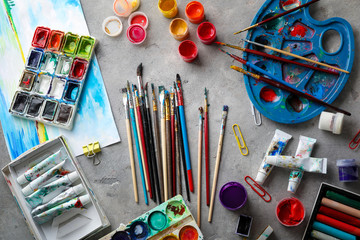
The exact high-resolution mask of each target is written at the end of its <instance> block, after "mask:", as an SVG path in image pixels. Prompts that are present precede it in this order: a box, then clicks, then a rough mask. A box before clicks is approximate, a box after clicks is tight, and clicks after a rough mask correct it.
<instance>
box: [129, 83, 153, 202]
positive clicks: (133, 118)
mask: <svg viewBox="0 0 360 240" xmlns="http://www.w3.org/2000/svg"><path fill="white" fill-rule="evenodd" d="M127 98H128V99H129V107H130V117H131V124H132V128H133V133H134V140H135V146H136V152H137V155H138V161H139V170H140V176H141V182H142V185H143V191H144V199H145V204H146V205H148V204H149V201H148V197H147V191H146V182H145V176H144V171H143V164H142V158H141V151H140V144H139V138H138V132H137V129H136V119H135V113H134V103H133V100H132V97H131V92H130V85H129V82H127ZM131 146H132V144H131ZM129 148H130V143H129ZM129 151H130V150H129Z"/></svg>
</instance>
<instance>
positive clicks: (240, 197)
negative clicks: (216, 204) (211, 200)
mask: <svg viewBox="0 0 360 240" xmlns="http://www.w3.org/2000/svg"><path fill="white" fill-rule="evenodd" d="M219 199H220V203H221V204H222V205H223V206H224V208H226V209H229V210H233V211H235V210H238V209H240V208H242V207H243V206H244V205H245V203H246V201H247V192H246V189H245V187H244V186H243V185H241V184H240V183H238V182H228V183H226V184H225V185H224V186H222V188H221V189H220V192H219Z"/></svg>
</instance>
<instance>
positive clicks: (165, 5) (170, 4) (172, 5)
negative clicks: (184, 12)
mask: <svg viewBox="0 0 360 240" xmlns="http://www.w3.org/2000/svg"><path fill="white" fill-rule="evenodd" d="M158 8H159V10H160V12H161V13H162V14H163V15H164V17H167V18H173V17H175V16H176V14H177V13H178V7H177V3H176V0H159V2H158Z"/></svg>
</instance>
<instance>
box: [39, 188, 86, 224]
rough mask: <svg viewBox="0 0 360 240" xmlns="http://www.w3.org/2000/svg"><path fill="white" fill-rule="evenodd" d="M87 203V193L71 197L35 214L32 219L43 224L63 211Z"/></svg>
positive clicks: (80, 206)
mask: <svg viewBox="0 0 360 240" xmlns="http://www.w3.org/2000/svg"><path fill="white" fill-rule="evenodd" d="M88 203H90V196H89V195H88V194H86V195H84V196H80V197H77V198H73V199H71V200H70V201H67V202H65V203H63V204H60V205H58V206H56V207H53V208H50V209H49V210H47V211H45V212H43V213H40V214H38V215H36V216H35V217H34V221H35V222H37V223H38V224H43V223H46V222H48V221H50V220H51V219H53V218H55V217H57V216H59V215H61V214H63V213H65V212H68V211H70V210H71V209H73V208H82V207H83V206H85V205H86V204H88Z"/></svg>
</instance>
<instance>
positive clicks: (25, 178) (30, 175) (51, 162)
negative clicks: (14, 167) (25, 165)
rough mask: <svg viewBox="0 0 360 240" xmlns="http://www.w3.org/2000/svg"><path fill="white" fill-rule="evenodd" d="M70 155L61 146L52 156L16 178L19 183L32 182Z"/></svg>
mask: <svg viewBox="0 0 360 240" xmlns="http://www.w3.org/2000/svg"><path fill="white" fill-rule="evenodd" d="M67 157H68V155H67V154H66V150H65V149H64V148H61V149H60V150H59V151H57V152H56V153H54V154H52V155H51V156H49V157H47V158H45V159H44V160H42V161H41V162H39V163H38V164H36V165H35V166H34V167H32V168H30V169H29V170H27V171H26V172H25V173H24V174H22V175H21V176H19V177H18V178H17V179H16V180H17V182H18V183H19V184H21V185H22V184H25V183H28V182H31V181H32V180H34V179H35V178H37V177H39V176H40V175H41V174H43V173H44V172H46V171H47V170H49V169H50V168H52V167H54V166H56V165H57V164H59V163H61V162H62V161H64V160H65V159H66V158H67Z"/></svg>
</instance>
